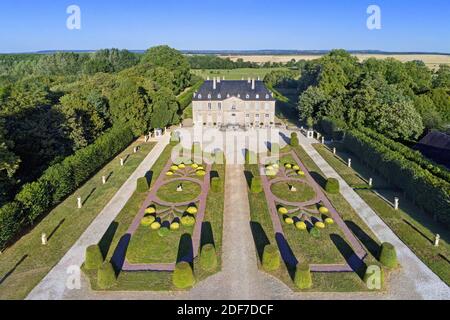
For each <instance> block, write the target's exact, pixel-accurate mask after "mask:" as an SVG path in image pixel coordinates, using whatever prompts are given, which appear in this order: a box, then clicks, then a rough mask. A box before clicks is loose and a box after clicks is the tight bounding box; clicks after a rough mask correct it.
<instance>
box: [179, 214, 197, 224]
mask: <svg viewBox="0 0 450 320" xmlns="http://www.w3.org/2000/svg"><path fill="white" fill-rule="evenodd" d="M181 224H182V225H183V226H185V227H192V226H193V225H194V224H195V218H194V217H193V216H191V215H185V216H183V217H182V218H181Z"/></svg>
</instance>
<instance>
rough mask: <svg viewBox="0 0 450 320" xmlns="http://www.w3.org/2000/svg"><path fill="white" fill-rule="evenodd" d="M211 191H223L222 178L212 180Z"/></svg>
mask: <svg viewBox="0 0 450 320" xmlns="http://www.w3.org/2000/svg"><path fill="white" fill-rule="evenodd" d="M211 191H212V192H215V193H218V192H222V191H223V187H222V180H221V179H220V177H212V178H211Z"/></svg>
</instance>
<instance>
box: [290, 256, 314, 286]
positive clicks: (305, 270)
mask: <svg viewBox="0 0 450 320" xmlns="http://www.w3.org/2000/svg"><path fill="white" fill-rule="evenodd" d="M294 283H295V285H296V286H297V287H298V288H299V289H309V288H311V286H312V278H311V270H310V269H309V264H307V263H305V262H303V263H299V264H297V267H296V269H295V276H294Z"/></svg>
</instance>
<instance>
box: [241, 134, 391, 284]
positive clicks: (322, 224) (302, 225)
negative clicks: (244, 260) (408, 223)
mask: <svg viewBox="0 0 450 320" xmlns="http://www.w3.org/2000/svg"><path fill="white" fill-rule="evenodd" d="M295 140H296V139H295V137H294V144H293V145H292V146H289V145H288V146H286V147H285V148H283V149H281V150H277V149H279V147H278V146H272V148H271V149H272V150H274V154H271V151H270V150H269V151H268V153H267V154H259V155H256V154H253V155H251V156H247V160H248V159H249V158H251V157H252V156H253V157H257V160H258V161H257V164H248V163H247V164H246V166H245V168H246V172H245V174H246V177H247V182H248V185H249V201H250V208H251V218H252V221H251V229H252V233H253V237H254V240H255V245H256V249H257V253H258V258H259V260H258V261H259V263H260V267H261V269H263V270H264V271H266V272H268V273H270V274H272V275H274V276H275V277H277V278H279V279H280V280H282V281H283V282H285V283H286V284H287V285H288V286H289V287H291V288H292V289H293V290H309V291H367V290H369V289H368V286H367V285H366V280H367V279H368V277H369V276H370V273H371V272H372V271H371V270H373V269H371V268H368V267H369V266H371V265H375V266H379V270H381V274H382V275H383V276H382V277H381V279H382V280H385V279H387V277H386V276H387V275H388V274H389V270H391V269H395V268H397V267H398V265H397V261H396V257H395V248H393V247H392V246H391V245H389V244H387V243H386V244H383V245H381V244H380V243H379V241H378V240H377V239H376V237H375V236H374V235H373V234H372V233H371V231H370V230H369V229H368V227H367V226H366V225H365V224H364V223H363V222H362V221H361V219H360V218H359V216H358V215H357V214H356V212H354V211H353V209H352V208H351V206H350V205H349V204H348V203H347V202H346V201H345V200H344V198H343V197H342V196H341V195H340V193H339V184H338V181H337V180H335V179H328V180H327V179H325V178H324V175H323V173H322V172H321V171H320V169H319V168H318V167H317V166H316V165H315V164H314V162H313V161H312V160H311V159H310V158H309V156H308V155H307V154H306V152H305V151H304V150H303V149H302V147H301V146H299V145H298V144H297V143H295ZM247 153H248V154H249V153H251V152H248V151H247ZM385 256H389V258H388V259H385V258H384V257H385ZM382 282H385V281H382ZM385 287H386V286H385V284H384V283H383V285H382V287H381V288H379V289H383V288H385Z"/></svg>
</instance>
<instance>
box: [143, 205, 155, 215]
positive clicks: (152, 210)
mask: <svg viewBox="0 0 450 320" xmlns="http://www.w3.org/2000/svg"><path fill="white" fill-rule="evenodd" d="M145 213H146V214H153V213H156V208H155V206H150V207H148V208H147V209H145Z"/></svg>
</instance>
